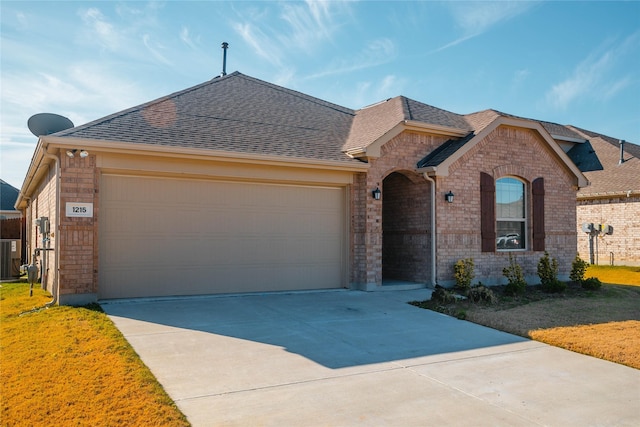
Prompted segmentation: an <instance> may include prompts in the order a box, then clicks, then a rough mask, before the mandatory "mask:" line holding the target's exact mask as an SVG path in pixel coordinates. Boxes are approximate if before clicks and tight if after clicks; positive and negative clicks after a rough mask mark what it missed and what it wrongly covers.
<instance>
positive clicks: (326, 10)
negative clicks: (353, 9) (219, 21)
mask: <svg viewBox="0 0 640 427" xmlns="http://www.w3.org/2000/svg"><path fill="white" fill-rule="evenodd" d="M348 5H349V3H348V2H344V1H320V0H307V1H306V2H305V3H296V2H283V3H278V4H277V7H278V8H279V9H278V11H277V13H278V18H279V21H278V20H274V19H272V18H270V15H271V13H272V11H271V10H270V9H269V7H270V6H272V4H269V5H268V6H265V7H263V8H256V7H253V8H243V9H242V10H241V11H236V13H237V14H238V16H239V17H241V20H239V21H237V22H232V24H231V26H232V28H233V29H234V30H235V31H236V33H238V34H239V35H240V36H241V37H242V39H243V40H244V42H245V43H247V44H248V45H249V46H250V47H251V48H252V49H253V50H254V52H255V53H256V55H258V56H260V57H262V58H264V59H266V60H267V61H269V62H270V63H271V64H273V65H274V66H277V67H287V65H286V64H284V62H285V57H286V56H291V55H292V52H293V55H295V54H296V53H299V54H304V55H305V56H308V55H311V54H312V53H313V52H314V51H316V50H317V49H318V48H320V47H323V46H324V44H325V43H327V42H331V39H332V37H333V35H334V34H335V32H336V31H337V30H338V29H339V28H340V26H341V24H340V18H341V17H342V16H344V14H345V12H346V11H348ZM266 22H271V23H272V25H267V24H265V23H266ZM283 24H284V25H283Z"/></svg>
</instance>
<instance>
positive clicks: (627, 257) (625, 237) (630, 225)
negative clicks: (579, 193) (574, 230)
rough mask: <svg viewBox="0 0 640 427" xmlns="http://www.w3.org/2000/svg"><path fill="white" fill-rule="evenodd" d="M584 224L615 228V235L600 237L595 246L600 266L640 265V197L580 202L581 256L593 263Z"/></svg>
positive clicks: (595, 199) (594, 251) (594, 253)
mask: <svg viewBox="0 0 640 427" xmlns="http://www.w3.org/2000/svg"><path fill="white" fill-rule="evenodd" d="M583 223H594V224H606V225H611V226H613V234H612V235H600V236H598V237H596V238H595V239H596V240H594V243H593V246H594V248H593V262H594V263H595V264H599V265H609V264H610V263H611V261H613V264H614V265H631V266H637V265H640V196H637V195H636V196H630V197H626V196H620V197H613V198H590V199H586V198H585V199H580V200H578V206H577V227H578V253H579V254H580V257H581V258H582V259H584V260H586V261H589V260H590V249H589V235H588V234H587V233H585V232H583V231H582V224H583Z"/></svg>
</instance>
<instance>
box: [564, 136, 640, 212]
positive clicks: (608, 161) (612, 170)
mask: <svg viewBox="0 0 640 427" xmlns="http://www.w3.org/2000/svg"><path fill="white" fill-rule="evenodd" d="M571 128H572V129H573V130H575V131H576V132H579V133H580V134H582V135H583V136H585V137H587V138H588V139H589V145H590V146H591V147H592V148H593V150H594V151H595V153H596V154H597V156H598V159H600V162H601V165H602V169H599V170H593V171H586V172H585V176H586V177H587V178H588V179H589V181H590V182H591V185H590V186H589V187H587V188H582V189H580V191H578V199H593V198H611V197H627V195H631V194H634V195H640V145H636V144H632V143H630V142H626V143H625V144H624V162H623V163H622V164H620V143H619V141H618V140H617V139H615V138H612V137H609V136H606V135H601V134H599V133H596V132H592V131H587V130H584V129H580V128H577V127H575V126H571Z"/></svg>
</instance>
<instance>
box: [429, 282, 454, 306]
mask: <svg viewBox="0 0 640 427" xmlns="http://www.w3.org/2000/svg"><path fill="white" fill-rule="evenodd" d="M431 301H435V302H439V303H440V304H452V303H454V302H455V301H456V296H455V295H454V294H453V292H451V291H449V290H447V289H445V288H443V287H442V286H437V285H436V289H435V291H433V293H432V294H431Z"/></svg>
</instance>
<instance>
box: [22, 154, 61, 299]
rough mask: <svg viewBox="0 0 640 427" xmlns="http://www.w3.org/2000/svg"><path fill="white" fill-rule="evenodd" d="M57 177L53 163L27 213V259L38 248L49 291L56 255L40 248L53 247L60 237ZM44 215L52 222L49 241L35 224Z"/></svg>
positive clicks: (50, 289)
mask: <svg viewBox="0 0 640 427" xmlns="http://www.w3.org/2000/svg"><path fill="white" fill-rule="evenodd" d="M56 178H57V177H56V171H55V167H54V166H53V165H51V166H50V167H49V169H48V170H47V173H46V175H45V177H44V178H43V179H42V181H41V183H40V185H39V187H38V189H37V190H36V192H35V195H34V196H33V197H32V199H31V201H30V203H29V209H28V210H27V213H26V215H25V218H26V227H27V234H28V236H29V237H28V239H27V259H28V260H29V261H31V260H32V257H33V254H34V252H35V251H36V250H38V252H39V255H38V257H37V259H38V268H39V269H40V274H41V278H42V283H43V285H44V286H45V287H46V289H47V290H48V291H49V292H53V289H52V287H53V284H54V283H55V279H56V277H55V275H56V270H57V266H56V264H55V262H56V256H55V254H54V251H42V250H40V249H42V248H43V247H46V246H48V247H49V248H52V249H53V248H55V247H56V239H57V238H58V233H57V230H55V229H54V224H55V223H56V218H57V216H58V211H57V209H56V191H57V185H58V182H57V179H56ZM42 217H47V218H49V223H50V224H51V235H50V240H49V242H48V243H46V242H43V237H44V236H43V235H42V234H41V233H40V229H39V228H38V227H36V226H35V225H34V223H35V220H36V219H37V218H42ZM43 266H46V267H45V268H44V270H45V271H43Z"/></svg>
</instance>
